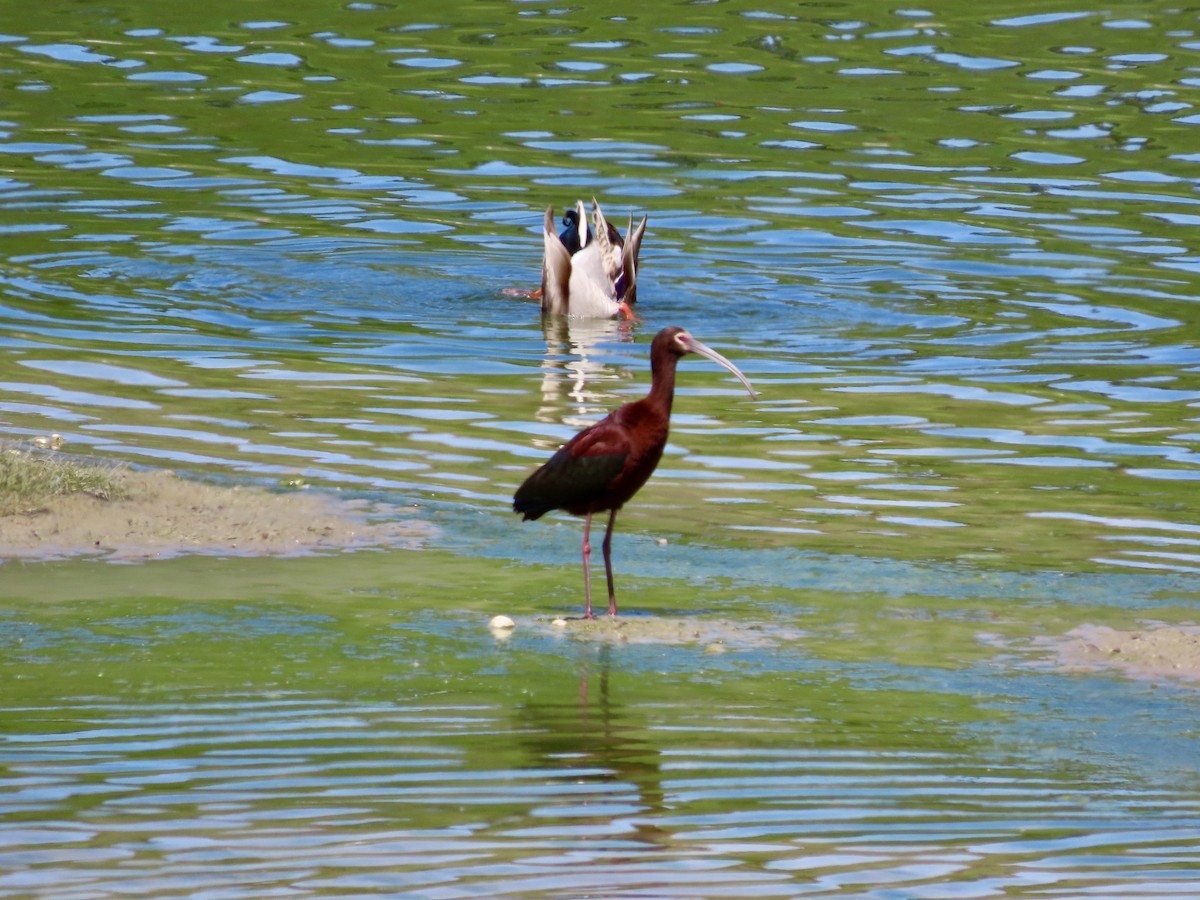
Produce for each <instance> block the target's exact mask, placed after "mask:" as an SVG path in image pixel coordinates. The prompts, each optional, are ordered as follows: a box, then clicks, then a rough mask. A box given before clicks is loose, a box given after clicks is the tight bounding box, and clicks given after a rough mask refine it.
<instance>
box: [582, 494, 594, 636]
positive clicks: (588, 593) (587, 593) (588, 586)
mask: <svg viewBox="0 0 1200 900" xmlns="http://www.w3.org/2000/svg"><path fill="white" fill-rule="evenodd" d="M591 532H592V514H591V513H588V514H587V517H586V518H585V519H584V520H583V617H584V618H585V619H594V618H595V616H593V615H592V561H591V556H592V542H591V540H590V539H589V538H590V536H591Z"/></svg>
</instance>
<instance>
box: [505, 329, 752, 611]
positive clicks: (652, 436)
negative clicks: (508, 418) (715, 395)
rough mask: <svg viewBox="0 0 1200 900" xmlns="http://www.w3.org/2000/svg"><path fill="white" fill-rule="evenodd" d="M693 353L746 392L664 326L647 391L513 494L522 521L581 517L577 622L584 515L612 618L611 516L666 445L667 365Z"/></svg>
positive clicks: (710, 354)
mask: <svg viewBox="0 0 1200 900" xmlns="http://www.w3.org/2000/svg"><path fill="white" fill-rule="evenodd" d="M687 353H698V354H700V355H702V356H705V357H707V358H709V359H711V360H713V362H715V363H717V364H718V365H721V366H724V367H725V368H726V369H728V370H729V371H730V372H732V373H733V374H734V375H736V376H737V377H738V379H739V380H740V381H741V382H742V384H743V385H745V387H746V390H748V391H749V392H750V396H752V397H753V396H756V395H755V393H754V388H753V387H751V385H750V382H749V381H747V380H746V376H744V375H743V374H742V373H741V372H740V371H738V369H737V367H736V366H735V365H734V364H733V363H731V362H730V361H729V360H727V359H725V357H723V356H721V355H720V354H719V353H717V352H716V351H715V350H712V349H710V348H708V347H706V346H705V345H704V344H702V343H700V342H699V341H697V340H696V339H695V338H693V337H692V336H691V335H690V334H688V332H686V331H685V330H684V329H682V328H679V327H671V328H664V329H663V330H662V331H660V332H659V333H658V334H656V335H655V336H654V342H653V343H652V344H651V346H650V372H651V383H650V392H649V393H648V394H647V395H646V396H645V397H643V398H642V399H641V400H635V401H633V402H632V403H626V404H625V405H624V406H620V407H618V408H617V409H615V410H613V411H612V412H611V413H609V414H608V415H607V416H606V417H605V418H604V419H602V420H601V421H599V422H597V423H596V424H595V425H592V426H591V427H589V428H585V429H584V430H583V431H581V432H579V434H577V435H575V436H574V437H573V438H571V440H569V441H568V442H567V443H566V444H564V445H563V446H562V447H561V448H560V449H559V450H558V452H557V453H555V454H554V455H553V456H552V457H550V459H548V460H547V461H546V462H545V463H544V464H543V465H542V466H541V467H540V468H539V469H537V470H536V471H535V472H534V473H533V474H532V475H530V476H529V477H528V478H527V479H525V482H524V484H522V485H521V486H520V487H519V488H517V492H516V494H515V495H514V496H513V510H514V511H515V512H517V513H520V514H521V516H522V518H524V519H527V520H528V519H537V518H540V517H541V516H544V515H545V514H546V513H548V512H550V511H551V510H553V509H562V510H565V511H566V512H568V513H571V514H572V515H576V516H584V527H583V577H584V596H585V598H586V599H585V607H584V618H585V619H590V618H593V615H592V592H591V578H590V576H591V563H590V555H591V542H590V534H591V527H592V515H593V514H595V513H598V512H607V513H608V514H609V515H608V527H607V528H606V529H605V532H604V544H603V551H604V571H605V574H606V576H607V578H608V614H609V615H610V616H615V615H616V614H617V599H616V592H615V591H614V589H613V575H612V531H613V523H614V521H615V520H616V516H617V511H618V510H619V509H620V508H621V507H622V506H624V505H625V504H626V503H627V502H628V501H629V499H630V498H631V497H633V495H634V494H636V493H637V492H638V491H639V490H640V489H641V487H642V485H644V484H645V483H646V481H647V479H649V477H650V475H651V474H652V473H653V472H654V470H655V468H657V466H658V461H659V460H660V459H661V458H662V453H663V448H664V447H665V446H666V444H667V432H668V430H669V426H670V419H671V404H672V401H673V400H674V397H675V368H676V365H677V364H678V362H679V359H680V357H682V356H684V355H685V354H687Z"/></svg>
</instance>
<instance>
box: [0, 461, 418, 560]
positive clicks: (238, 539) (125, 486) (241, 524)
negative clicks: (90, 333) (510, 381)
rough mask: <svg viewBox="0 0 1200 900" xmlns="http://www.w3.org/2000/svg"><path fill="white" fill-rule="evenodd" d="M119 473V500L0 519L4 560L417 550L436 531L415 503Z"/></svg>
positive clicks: (83, 500) (89, 500)
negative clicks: (412, 505)
mask: <svg viewBox="0 0 1200 900" xmlns="http://www.w3.org/2000/svg"><path fill="white" fill-rule="evenodd" d="M113 478H114V480H115V481H116V482H117V484H118V487H119V488H120V493H121V494H122V496H120V497H117V498H114V499H107V500H105V499H101V498H98V497H93V496H89V495H87V494H72V495H69V496H62V497H52V498H50V499H48V500H45V501H42V502H41V503H40V504H39V505H38V507H37V508H35V509H33V510H30V511H27V512H24V513H19V514H16V515H10V516H0V559H43V560H44V559H62V558H64V557H70V556H81V555H91V556H99V557H104V558H106V559H111V560H121V561H132V560H146V559H164V558H168V557H172V556H179V555H182V554H189V553H198V554H209V555H225V556H246V555H259V556H294V555H303V554H309V553H316V552H321V551H333V550H343V549H352V548H362V547H372V546H386V547H396V546H401V547H413V548H415V547H419V546H420V544H421V541H422V539H423V538H425V537H427V536H428V535H429V534H430V533H431V531H432V527H431V526H429V525H427V524H425V523H423V522H421V521H420V520H418V519H417V518H416V515H415V513H414V511H413V510H412V509H410V508H396V507H380V506H374V507H371V506H368V505H366V504H362V503H355V502H348V501H343V500H340V499H339V498H338V497H337V496H336V495H331V494H329V493H324V492H315V491H314V492H311V493H310V492H308V491H305V490H302V489H300V490H290V491H282V492H277V491H268V490H265V489H263V488H259V487H252V486H238V487H224V486H219V485H213V484H206V483H203V482H197V481H190V480H188V479H184V478H179V477H177V476H176V475H174V474H172V473H171V472H165V471H150V472H146V471H134V470H129V469H123V470H118V471H116V472H114V473H113Z"/></svg>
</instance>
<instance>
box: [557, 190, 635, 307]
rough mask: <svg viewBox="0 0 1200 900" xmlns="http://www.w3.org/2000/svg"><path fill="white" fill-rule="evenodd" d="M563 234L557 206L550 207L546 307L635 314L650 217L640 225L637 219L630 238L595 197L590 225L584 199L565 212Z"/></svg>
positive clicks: (629, 234) (630, 232) (628, 231)
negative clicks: (558, 229) (641, 252)
mask: <svg viewBox="0 0 1200 900" xmlns="http://www.w3.org/2000/svg"><path fill="white" fill-rule="evenodd" d="M562 221H563V225H564V226H566V227H565V228H564V229H563V231H562V233H561V234H558V233H556V232H555V230H554V208H553V207H547V208H546V220H545V223H544V225H543V227H542V244H543V246H544V248H545V256H544V257H543V258H542V312H548V313H556V314H558V315H563V316H577V317H587V318H612V317H613V316H624V317H626V318H632V317H633V309H632V306H633V304H634V303H635V302H636V301H637V261H638V251H639V250H640V249H641V246H642V235H643V234H645V232H646V217H645V216H643V217H642V221H641V223H640V224H639V225H638V227H637V229H636V230H635V229H634V227H633V218H632V217H630V219H629V228H628V229H627V230H626V232H625V239H624V240H622V239H621V233H620V232H619V231H617V229H616V228H614V227H613V226H612V225H610V224H609V223H608V220H607V219H605V218H604V211H603V210H601V209H600V204H599V203H597V202H596V199H595V198H594V197H593V198H592V222H593V224H594V226H595V229H594V230H593V229H591V228H589V227H588V225H587V218H586V217H585V213H584V209H583V201H582V200H577V201H576V202H575V208H574V209H569V210H567V212H566V214H565V215H564V216H563V220H562Z"/></svg>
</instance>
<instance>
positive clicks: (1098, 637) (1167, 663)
mask: <svg viewBox="0 0 1200 900" xmlns="http://www.w3.org/2000/svg"><path fill="white" fill-rule="evenodd" d="M1054 643H1055V647H1054V658H1053V663H1054V665H1055V666H1056V667H1057V668H1059V669H1061V670H1065V671H1070V672H1096V671H1103V670H1114V671H1118V672H1121V673H1123V674H1125V675H1127V676H1129V677H1131V678H1138V679H1150V680H1160V679H1167V680H1172V681H1175V680H1178V681H1186V682H1192V683H1200V626H1194V625H1154V626H1150V627H1147V628H1145V629H1144V630H1140V631H1118V630H1117V629H1115V628H1108V627H1106V626H1104V625H1080V626H1079V627H1078V628H1073V629H1071V630H1070V631H1068V632H1067V633H1066V634H1065V635H1063V636H1062V637H1061V638H1058V639H1057V640H1056V641H1055V642H1054Z"/></svg>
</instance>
